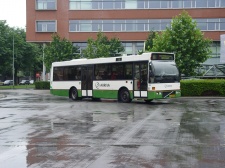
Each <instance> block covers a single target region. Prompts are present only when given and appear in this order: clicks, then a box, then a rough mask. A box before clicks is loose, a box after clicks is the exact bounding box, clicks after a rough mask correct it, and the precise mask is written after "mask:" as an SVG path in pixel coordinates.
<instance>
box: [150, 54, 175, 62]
mask: <svg viewBox="0 0 225 168" xmlns="http://www.w3.org/2000/svg"><path fill="white" fill-rule="evenodd" d="M151 60H171V61H172V60H174V55H173V54H156V53H155V54H152V58H151Z"/></svg>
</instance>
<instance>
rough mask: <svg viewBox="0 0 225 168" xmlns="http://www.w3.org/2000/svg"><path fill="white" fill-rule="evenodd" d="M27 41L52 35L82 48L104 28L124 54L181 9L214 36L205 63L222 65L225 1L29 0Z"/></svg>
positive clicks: (44, 40) (46, 39)
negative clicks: (208, 56) (120, 43)
mask: <svg viewBox="0 0 225 168" xmlns="http://www.w3.org/2000/svg"><path fill="white" fill-rule="evenodd" d="M26 6H27V30H26V31H27V41H28V42H38V43H48V42H50V41H51V34H52V33H53V32H57V33H58V34H59V35H60V36H61V37H65V38H67V39H69V40H70V41H72V42H73V43H74V45H78V46H79V47H80V48H81V49H82V48H85V47H86V45H87V43H86V42H87V39H88V38H90V37H92V38H95V37H96V34H97V32H99V30H101V31H102V32H104V34H105V35H106V36H108V37H109V38H112V37H118V38H119V39H120V41H122V42H123V45H124V47H125V54H136V53H137V51H138V50H141V49H143V48H144V41H145V40H146V39H147V36H148V33H149V31H151V30H155V31H163V30H165V28H166V26H168V25H170V23H171V19H172V18H173V17H174V16H176V15H178V14H180V13H181V12H182V11H183V10H186V11H188V13H189V15H191V17H192V18H193V19H194V20H196V21H197V25H198V27H199V28H200V29H201V30H202V31H203V32H204V35H205V37H208V38H210V39H212V40H213V45H212V51H213V53H212V56H213V58H211V59H209V60H207V61H206V62H207V63H219V57H220V35H221V34H225V0H27V1H26Z"/></svg>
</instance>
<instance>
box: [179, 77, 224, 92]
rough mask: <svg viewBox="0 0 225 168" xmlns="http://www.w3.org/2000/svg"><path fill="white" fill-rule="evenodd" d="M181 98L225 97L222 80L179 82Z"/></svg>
mask: <svg viewBox="0 0 225 168" xmlns="http://www.w3.org/2000/svg"><path fill="white" fill-rule="evenodd" d="M180 86H181V95H182V96H225V80H224V79H192V80H181V82H180Z"/></svg>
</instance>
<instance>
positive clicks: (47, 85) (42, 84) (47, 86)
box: [34, 81, 50, 89]
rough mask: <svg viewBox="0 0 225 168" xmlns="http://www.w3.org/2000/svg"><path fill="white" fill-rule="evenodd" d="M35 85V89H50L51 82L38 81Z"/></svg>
mask: <svg viewBox="0 0 225 168" xmlns="http://www.w3.org/2000/svg"><path fill="white" fill-rule="evenodd" d="M34 85H35V89H50V82H48V81H38V82H35V83H34Z"/></svg>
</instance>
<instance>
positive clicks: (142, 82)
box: [133, 62, 148, 98]
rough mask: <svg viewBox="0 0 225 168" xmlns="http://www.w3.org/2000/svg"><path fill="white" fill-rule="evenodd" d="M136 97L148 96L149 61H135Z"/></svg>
mask: <svg viewBox="0 0 225 168" xmlns="http://www.w3.org/2000/svg"><path fill="white" fill-rule="evenodd" d="M133 83H134V98H147V96H148V94H147V90H148V62H136V63H134V82H133Z"/></svg>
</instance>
